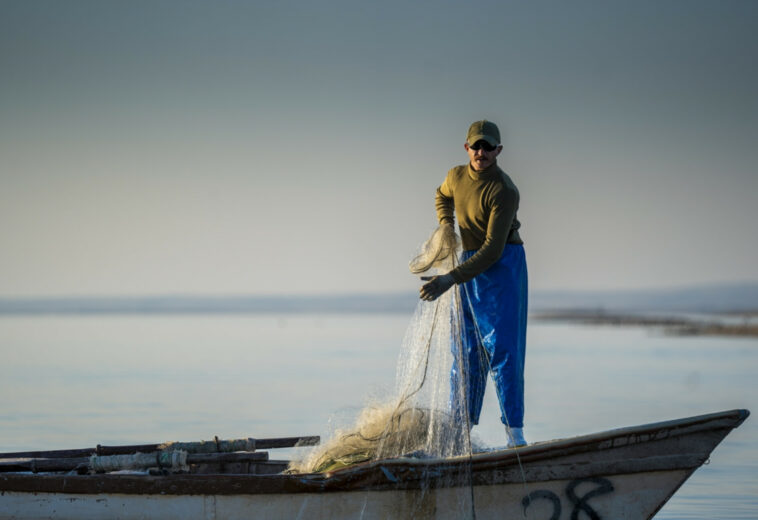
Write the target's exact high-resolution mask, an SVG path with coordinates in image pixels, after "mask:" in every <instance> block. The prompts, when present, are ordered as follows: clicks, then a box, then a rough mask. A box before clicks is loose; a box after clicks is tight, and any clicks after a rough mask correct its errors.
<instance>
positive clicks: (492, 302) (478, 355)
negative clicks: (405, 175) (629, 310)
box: [420, 120, 527, 447]
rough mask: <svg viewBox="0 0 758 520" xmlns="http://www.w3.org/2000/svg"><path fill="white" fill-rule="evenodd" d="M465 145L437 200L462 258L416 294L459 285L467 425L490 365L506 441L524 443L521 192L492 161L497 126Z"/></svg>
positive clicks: (475, 418)
mask: <svg viewBox="0 0 758 520" xmlns="http://www.w3.org/2000/svg"><path fill="white" fill-rule="evenodd" d="M463 146H464V148H465V150H466V152H467V153H468V156H469V163H468V164H466V165H462V166H456V167H455V168H453V169H451V170H450V171H449V172H448V174H447V178H446V179H445V181H444V182H443V183H442V185H441V186H440V187H439V188H438V189H437V195H436V200H435V205H436V208H437V218H438V220H439V223H440V226H441V227H444V226H451V227H452V226H454V224H455V218H454V217H457V219H458V228H459V230H460V236H461V242H462V243H463V254H462V256H461V263H460V265H458V266H457V267H455V268H454V269H453V270H451V271H450V272H448V273H447V274H444V275H440V276H434V277H431V278H422V279H423V280H426V281H427V283H426V284H424V285H423V286H422V287H421V291H420V295H421V299H423V300H426V301H432V300H435V299H436V298H438V297H439V296H440V295H442V294H443V293H444V292H445V291H447V290H448V289H450V288H451V287H452V286H453V285H454V284H459V285H460V296H461V303H462V307H463V321H464V327H465V341H464V345H463V357H464V360H463V370H462V372H463V374H462V376H463V380H464V382H465V384H466V386H465V388H466V395H467V401H468V403H467V405H468V413H469V420H470V423H471V425H472V426H473V425H475V424H478V423H479V414H480V412H481V409H482V402H483V399H484V389H485V385H486V382H487V374H488V372H489V371H490V370H492V375H493V379H494V383H495V388H496V390H497V393H498V401H499V402H500V411H501V420H502V422H503V424H504V425H505V429H506V436H507V439H508V446H509V447H514V446H522V445H524V444H526V440H525V439H524V434H523V426H524V357H525V351H526V316H527V269H526V257H525V254H524V246H523V242H522V241H521V237H520V236H519V232H518V229H519V227H520V223H519V221H518V219H517V217H516V212H517V210H518V206H519V192H518V189H517V188H516V185H515V184H514V183H513V181H512V180H511V178H510V177H509V176H508V175H507V174H506V173H505V172H504V171H503V170H501V169H500V168H499V167H498V166H497V159H496V158H497V156H498V155H499V154H500V152H501V151H502V149H503V146H502V144H501V143H500V131H499V129H498V127H497V125H496V124H495V123H493V122H491V121H486V120H483V121H476V122H475V123H473V124H472V125H471V126H470V127H469V130H468V134H467V137H466V142H465V144H464V145H463ZM450 231H451V230H448V232H450ZM457 370H458V369H457V367H456V366H454V367H453V380H454V381H456V380H458V378H459V376H460V375H461V374H458V373H457Z"/></svg>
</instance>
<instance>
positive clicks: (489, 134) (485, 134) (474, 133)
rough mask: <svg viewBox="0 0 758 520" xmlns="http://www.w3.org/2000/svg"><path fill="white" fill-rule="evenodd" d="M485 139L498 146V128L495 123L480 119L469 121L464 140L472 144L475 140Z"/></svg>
mask: <svg viewBox="0 0 758 520" xmlns="http://www.w3.org/2000/svg"><path fill="white" fill-rule="evenodd" d="M482 140H483V141H487V142H488V143H489V144H491V145H492V146H498V145H499V144H500V130H498V128H497V125H496V124H495V123H493V122H492V121H487V120H486V119H482V120H481V121H476V122H475V123H471V126H470V127H468V135H466V142H467V143H468V144H470V145H471V144H474V143H475V142H477V141H482Z"/></svg>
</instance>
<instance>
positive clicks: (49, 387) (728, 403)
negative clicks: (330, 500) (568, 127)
mask: <svg viewBox="0 0 758 520" xmlns="http://www.w3.org/2000/svg"><path fill="white" fill-rule="evenodd" d="M409 320H410V315H404V314H236V315H233V314H232V315H224V314H213V315H202V314H195V315H165V314H162V315H65V316H4V317H0V356H2V363H1V364H0V450H1V451H12V450H22V449H56V448H81V447H88V446H94V445H96V444H137V443H149V442H162V441H169V440H182V441H189V440H201V439H210V438H213V436H214V435H218V436H219V437H220V438H232V437H248V436H250V437H270V436H292V435H322V436H326V435H328V433H329V431H330V430H329V428H330V424H331V425H333V424H335V423H340V422H345V421H347V420H349V419H350V418H352V416H353V414H354V413H355V412H356V411H357V410H358V409H359V408H360V407H361V406H362V405H363V404H364V403H365V402H366V401H367V400H368V399H369V398H371V397H372V396H378V395H382V393H383V392H386V391H389V389H390V388H391V387H392V385H393V382H394V381H393V380H394V376H395V364H396V360H397V356H398V354H399V348H400V345H401V343H402V338H403V334H404V332H405V328H406V327H407V325H408V323H409ZM757 370H758V340H756V339H753V338H719V337H674V336H665V335H663V334H662V333H659V332H656V331H655V330H654V329H643V328H613V327H596V326H583V325H575V324H557V323H545V322H532V323H531V324H530V328H529V333H528V347H527V369H526V430H525V431H526V433H527V438H528V440H530V441H538V440H547V439H553V438H560V437H568V436H573V435H579V434H585V433H591V432H594V431H599V430H605V429H609V428H617V427H621V426H631V425H635V424H642V423H649V422H655V421H660V420H667V419H673V418H679V417H685V416H689V415H696V414H701V413H710V412H714V411H719V410H725V409H733V408H752V409H753V411H756V412H758V406H756V405H758V398H757V397H756V395H757V394H756V392H755V390H753V389H752V388H753V386H754V385H753V384H752V382H753V379H754V374H755V373H756V371H757ZM498 417H499V413H498V407H497V403H496V400H495V395H494V391H493V389H492V387H491V385H490V387H489V388H488V390H487V394H486V396H485V404H484V410H483V411H482V422H481V424H480V425H479V426H477V427H476V428H475V430H474V431H475V433H476V434H477V435H478V436H479V438H480V439H481V440H482V441H484V442H485V443H487V444H490V445H493V446H497V445H502V444H504V442H505V438H504V437H505V436H504V432H503V427H502V425H501V424H500V423H499V419H498ZM756 424H758V423H756V420H755V417H751V418H749V419H748V420H747V421H746V422H745V423H744V424H743V425H742V426H741V427H740V428H738V429H737V430H735V431H734V432H732V434H730V435H729V436H728V437H727V439H726V440H725V441H724V442H723V443H722V444H721V445H720V446H719V447H718V448H717V449H716V450H715V451H714V453H713V455H712V456H711V461H710V464H709V465H707V466H704V467H702V468H701V469H699V470H698V471H697V472H696V473H695V474H694V476H693V477H691V478H690V480H689V481H688V482H687V483H685V485H684V486H683V487H682V488H681V489H680V490H679V492H677V494H676V495H674V497H673V498H672V500H671V501H670V502H669V503H668V504H667V505H666V506H665V507H664V509H663V510H662V511H661V512H660V513H659V514H658V515H657V516H656V518H657V519H668V520H673V519H685V518H686V519H715V518H719V519H735V520H736V519H755V518H758V450H756V448H755V446H756V444H757V443H758V426H756ZM287 454H288V453H287V452H285V455H287ZM272 458H276V454H274V453H272Z"/></svg>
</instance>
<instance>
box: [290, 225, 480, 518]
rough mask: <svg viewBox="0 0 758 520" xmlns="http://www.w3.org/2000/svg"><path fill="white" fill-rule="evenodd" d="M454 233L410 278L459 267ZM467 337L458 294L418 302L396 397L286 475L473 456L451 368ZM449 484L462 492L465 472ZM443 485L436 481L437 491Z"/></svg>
mask: <svg viewBox="0 0 758 520" xmlns="http://www.w3.org/2000/svg"><path fill="white" fill-rule="evenodd" d="M452 229H453V228H452V226H442V227H440V228H438V229H437V230H435V231H434V232H433V233H432V235H431V237H430V238H429V240H427V242H425V243H424V245H423V246H422V247H421V251H420V253H419V255H417V256H416V257H415V258H414V259H413V260H412V261H411V265H410V269H411V271H412V272H414V273H421V272H423V273H424V274H426V275H431V276H434V275H437V274H444V273H447V272H448V271H449V270H450V269H452V268H453V267H454V266H455V263H456V262H457V257H458V249H459V245H458V244H459V241H458V238H457V236H456V235H455V232H454V231H452V234H451V230H452ZM462 330H463V328H462V313H461V299H460V297H459V293H458V287H457V286H454V287H453V288H452V289H451V290H449V291H447V292H446V293H444V294H443V295H442V296H441V297H439V298H438V299H437V300H435V301H433V302H425V301H422V300H419V303H418V305H417V307H416V310H415V312H414V314H413V317H412V318H411V321H410V324H409V326H408V329H407V331H406V333H405V336H404V339H403V343H402V348H401V351H400V356H399V359H398V364H397V373H396V379H395V387H394V390H393V393H392V395H391V396H390V397H389V398H388V399H386V400H384V401H383V402H379V403H377V404H375V405H372V406H367V407H366V408H364V409H363V410H362V411H361V412H360V413H359V415H358V417H357V419H356V421H355V423H354V424H353V425H352V426H351V427H349V428H344V429H340V430H337V431H335V432H334V434H333V435H332V437H331V438H330V439H329V440H327V441H326V442H324V443H323V444H322V445H320V446H317V447H315V448H313V449H312V450H311V451H310V452H309V453H308V454H307V455H306V456H305V458H303V459H301V460H296V461H293V462H292V463H291V464H290V467H289V470H288V471H290V472H294V473H313V472H328V471H332V470H336V469H340V468H343V467H346V466H349V465H352V464H356V463H361V462H368V461H375V460H381V459H392V458H398V457H415V458H424V459H429V458H447V457H454V456H465V455H470V454H471V453H472V443H471V437H470V429H471V428H470V425H469V424H468V421H469V415H468V410H467V407H466V404H465V403H467V400H466V398H465V392H464V388H463V386H462V384H459V383H455V382H453V381H454V380H453V379H452V378H451V369H452V367H453V366H454V364H455V365H456V366H458V367H462V366H464V362H463V359H462V356H461V351H462V348H463V337H464V335H463V334H462ZM458 379H460V378H458ZM450 479H451V480H454V482H447V483H446V484H443V485H447V486H454V487H457V488H463V489H464V491H465V489H466V486H467V485H469V484H470V473H469V471H468V467H467V466H466V465H461V470H460V472H459V474H455V475H451V476H450V477H449V480H450ZM439 485H440V483H439V481H436V482H435V487H437V486H439ZM422 494H423V493H422ZM464 495H465V497H468V495H467V494H466V493H464ZM424 500H426V502H428V500H429V496H428V495H427V496H425V498H424ZM459 506H460V507H461V515H460V518H465V517H467V516H469V512H470V508H471V503H470V500H469V499H468V498H464V499H462V501H460V503H459Z"/></svg>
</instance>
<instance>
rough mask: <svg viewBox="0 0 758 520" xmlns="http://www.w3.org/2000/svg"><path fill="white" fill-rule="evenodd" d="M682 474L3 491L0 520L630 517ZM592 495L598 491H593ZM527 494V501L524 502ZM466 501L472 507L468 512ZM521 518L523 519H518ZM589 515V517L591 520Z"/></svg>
mask: <svg viewBox="0 0 758 520" xmlns="http://www.w3.org/2000/svg"><path fill="white" fill-rule="evenodd" d="M689 473H690V472H688V471H686V470H678V471H662V472H655V473H648V474H645V476H644V478H641V477H640V475H639V474H630V475H615V476H613V477H610V478H607V479H606V478H603V477H600V478H597V479H573V480H554V481H549V482H541V483H527V484H523V483H513V484H507V485H490V486H474V488H473V500H472V494H471V489H469V488H462V487H452V488H439V489H432V490H427V491H426V492H422V491H420V490H395V491H392V490H386V491H344V492H334V493H299V494H296V495H289V494H271V495H126V494H108V495H71V494H65V493H34V494H29V493H15V492H8V493H4V494H3V497H2V509H3V513H2V517H3V518H24V519H39V520H42V519H50V518H55V519H71V520H74V519H76V520H90V519H91V520H100V519H103V518H118V519H123V520H143V519H147V518H161V519H166V520H171V519H176V520H207V519H211V518H212V519H224V520H250V519H271V518H309V519H311V518H316V519H318V518H324V519H326V518H332V519H354V518H363V519H365V520H373V519H376V520H379V519H396V518H439V519H450V520H458V519H460V518H467V517H473V514H472V510H473V508H475V510H476V518H477V519H483V520H485V519H493V520H494V519H498V520H500V519H503V518H527V519H556V520H557V519H564V518H565V519H568V518H572V517H573V518H582V517H581V516H578V517H577V516H572V515H576V514H578V513H577V512H583V513H584V514H585V515H587V516H586V518H608V519H610V518H612V519H615V520H638V519H641V518H651V517H652V516H653V514H654V513H655V512H656V511H657V510H658V507H659V504H661V503H663V502H664V501H665V500H666V499H667V498H668V496H669V495H670V492H671V489H676V488H678V487H679V485H681V483H682V482H684V481H685V480H686V478H687V477H688V476H689ZM594 493H598V494H594ZM527 497H531V498H527ZM472 504H473V508H472ZM524 514H526V516H523V515H524ZM592 515H594V516H592Z"/></svg>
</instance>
